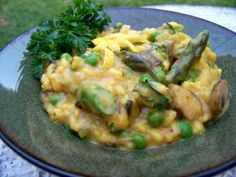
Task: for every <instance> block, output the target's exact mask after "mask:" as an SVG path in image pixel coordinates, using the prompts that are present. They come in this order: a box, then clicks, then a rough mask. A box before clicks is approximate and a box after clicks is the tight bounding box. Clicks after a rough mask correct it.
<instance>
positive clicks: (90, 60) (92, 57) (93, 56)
mask: <svg viewBox="0 0 236 177" xmlns="http://www.w3.org/2000/svg"><path fill="white" fill-rule="evenodd" d="M83 58H84V59H85V62H86V63H87V64H89V65H91V66H96V65H97V64H98V62H99V59H100V55H99V53H90V54H88V55H83Z"/></svg>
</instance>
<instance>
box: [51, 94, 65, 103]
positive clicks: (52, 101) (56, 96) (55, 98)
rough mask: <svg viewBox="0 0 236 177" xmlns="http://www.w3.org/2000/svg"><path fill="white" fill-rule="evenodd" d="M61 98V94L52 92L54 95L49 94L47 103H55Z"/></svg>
mask: <svg viewBox="0 0 236 177" xmlns="http://www.w3.org/2000/svg"><path fill="white" fill-rule="evenodd" d="M62 98H63V96H62V95H59V94H54V95H51V96H49V98H48V101H49V103H51V104H52V105H56V104H57V103H58V102H59V101H61V100H62Z"/></svg>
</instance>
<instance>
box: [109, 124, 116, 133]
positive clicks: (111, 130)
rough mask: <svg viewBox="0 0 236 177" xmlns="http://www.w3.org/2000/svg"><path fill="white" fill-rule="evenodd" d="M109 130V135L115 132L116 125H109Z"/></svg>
mask: <svg viewBox="0 0 236 177" xmlns="http://www.w3.org/2000/svg"><path fill="white" fill-rule="evenodd" d="M108 127H109V130H110V132H111V133H113V132H115V131H116V124H115V123H114V122H111V123H110V124H109V125H108Z"/></svg>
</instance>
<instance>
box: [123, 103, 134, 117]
mask: <svg viewBox="0 0 236 177" xmlns="http://www.w3.org/2000/svg"><path fill="white" fill-rule="evenodd" d="M132 105H133V101H132V100H127V101H126V103H125V109H126V111H127V115H128V116H129V115H130V114H131V111H132Z"/></svg>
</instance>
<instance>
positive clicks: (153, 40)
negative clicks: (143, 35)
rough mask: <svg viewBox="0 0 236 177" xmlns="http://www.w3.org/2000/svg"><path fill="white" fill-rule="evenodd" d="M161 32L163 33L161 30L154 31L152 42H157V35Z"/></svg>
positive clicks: (151, 37)
mask: <svg viewBox="0 0 236 177" xmlns="http://www.w3.org/2000/svg"><path fill="white" fill-rule="evenodd" d="M160 34H161V32H159V31H155V32H153V33H152V34H151V36H150V41H151V42H155V41H156V37H157V36H158V35H160Z"/></svg>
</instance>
